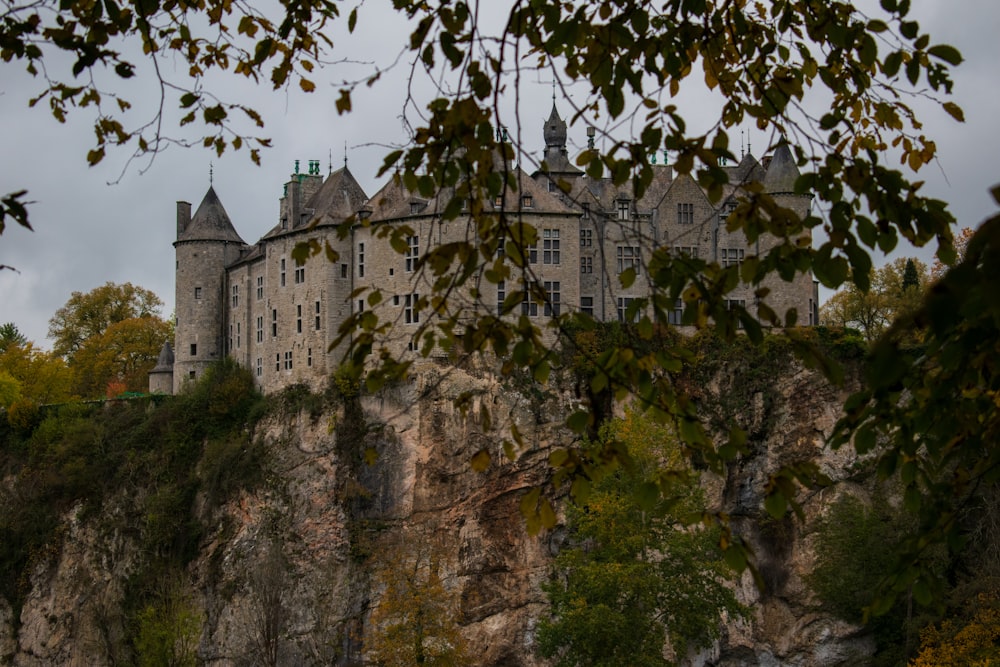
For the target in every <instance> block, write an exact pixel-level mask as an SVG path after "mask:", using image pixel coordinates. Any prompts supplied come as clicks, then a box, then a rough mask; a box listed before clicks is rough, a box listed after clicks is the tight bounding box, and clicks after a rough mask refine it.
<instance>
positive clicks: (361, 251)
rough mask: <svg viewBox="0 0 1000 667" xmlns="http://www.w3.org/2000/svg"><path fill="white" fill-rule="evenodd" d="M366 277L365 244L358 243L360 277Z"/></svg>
mask: <svg viewBox="0 0 1000 667" xmlns="http://www.w3.org/2000/svg"><path fill="white" fill-rule="evenodd" d="M364 277H365V244H364V243H359V244H358V278H364Z"/></svg>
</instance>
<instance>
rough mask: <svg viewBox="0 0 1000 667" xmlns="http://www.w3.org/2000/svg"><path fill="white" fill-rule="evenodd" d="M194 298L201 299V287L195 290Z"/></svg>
mask: <svg viewBox="0 0 1000 667" xmlns="http://www.w3.org/2000/svg"><path fill="white" fill-rule="evenodd" d="M194 298H196V299H200V298H201V288H200V287H195V288H194Z"/></svg>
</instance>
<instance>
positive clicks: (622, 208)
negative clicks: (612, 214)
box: [618, 199, 631, 220]
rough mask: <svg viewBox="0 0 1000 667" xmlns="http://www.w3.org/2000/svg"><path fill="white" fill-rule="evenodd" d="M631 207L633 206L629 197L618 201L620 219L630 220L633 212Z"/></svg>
mask: <svg viewBox="0 0 1000 667" xmlns="http://www.w3.org/2000/svg"><path fill="white" fill-rule="evenodd" d="M630 208H631V207H630V206H629V201H628V200H627V199H622V200H621V201H619V202H618V219H619V220H628V219H629V218H630V217H631V215H629V214H630V213H631V211H630Z"/></svg>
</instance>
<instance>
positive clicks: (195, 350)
mask: <svg viewBox="0 0 1000 667" xmlns="http://www.w3.org/2000/svg"><path fill="white" fill-rule="evenodd" d="M191 356H192V357H197V356H198V343H191Z"/></svg>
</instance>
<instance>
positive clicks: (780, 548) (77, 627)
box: [0, 363, 873, 667]
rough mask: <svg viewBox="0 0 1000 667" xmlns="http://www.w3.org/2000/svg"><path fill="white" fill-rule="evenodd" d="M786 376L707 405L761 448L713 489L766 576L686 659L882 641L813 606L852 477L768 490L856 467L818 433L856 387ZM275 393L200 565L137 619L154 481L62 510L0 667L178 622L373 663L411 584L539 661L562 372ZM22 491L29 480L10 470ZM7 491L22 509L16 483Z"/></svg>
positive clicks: (314, 658)
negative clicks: (514, 445) (799, 495)
mask: <svg viewBox="0 0 1000 667" xmlns="http://www.w3.org/2000/svg"><path fill="white" fill-rule="evenodd" d="M789 368H791V369H792V370H791V371H790V372H786V373H784V374H782V375H780V376H773V375H769V376H768V377H767V378H766V382H764V378H763V377H759V378H758V381H757V382H748V381H747V378H746V377H737V376H734V374H733V373H732V372H731V369H730V371H727V372H721V371H720V370H719V367H715V369H714V370H712V371H710V372H709V374H708V375H707V376H706V377H705V378H704V379H705V382H704V385H703V387H702V389H701V390H700V391H701V395H700V400H701V401H702V402H703V404H704V406H705V409H706V410H708V411H711V410H718V411H720V414H721V413H722V412H725V413H727V414H729V415H732V414H737V415H738V417H739V419H740V420H741V422H742V423H743V424H745V426H746V427H747V430H748V432H750V433H751V442H750V451H749V453H748V454H747V455H745V456H742V457H741V458H740V459H739V460H738V462H737V464H736V465H733V466H732V467H731V469H730V472H729V474H728V475H727V477H726V478H724V479H723V478H708V477H706V479H705V482H704V486H705V488H706V490H707V491H708V493H709V497H710V498H711V502H712V505H713V507H714V508H717V509H722V510H724V511H726V512H728V513H729V514H730V515H731V516H732V517H733V522H734V526H735V527H736V530H737V531H738V532H739V533H740V534H741V535H743V536H744V538H745V539H747V540H748V542H749V543H750V545H751V546H752V548H753V550H754V552H755V554H756V556H757V559H758V563H759V567H760V572H761V574H762V576H763V579H764V581H765V583H766V585H767V587H766V589H765V590H763V591H762V590H760V589H759V587H758V586H757V585H755V584H754V582H753V580H752V578H751V577H750V575H749V573H747V574H746V575H745V576H744V577H743V579H742V580H741V581H740V582H739V585H738V593H739V596H740V598H741V601H742V602H744V603H746V604H747V605H749V606H750V607H751V609H752V611H751V616H750V618H749V619H748V620H747V621H745V622H739V623H732V624H731V625H730V626H729V627H727V628H725V629H724V632H723V636H722V640H721V641H720V642H719V643H718V644H717V645H716V646H715V647H713V648H712V649H711V650H709V651H705V652H703V653H701V654H699V655H697V656H689V657H688V659H687V662H688V663H689V664H692V665H725V666H727V667H728V666H736V665H778V664H781V665H800V666H802V667H826V666H832V665H841V664H845V665H846V664H857V663H858V662H859V661H861V660H862V659H863V657H864V656H866V655H868V654H870V653H871V652H872V650H873V644H872V642H871V640H870V638H869V637H868V635H866V634H865V633H864V632H861V631H860V630H859V628H857V627H853V626H850V625H848V624H846V623H843V622H842V621H838V620H835V619H833V618H831V617H829V616H828V615H824V614H820V613H818V612H817V611H816V610H815V604H814V602H815V601H814V600H813V598H812V595H811V594H810V591H809V589H808V587H807V586H806V585H805V583H804V581H803V576H804V574H805V573H806V572H807V571H808V570H809V568H810V565H811V563H812V559H813V556H814V554H813V549H814V545H813V541H812V540H813V538H812V535H811V533H810V530H809V528H808V526H809V525H810V521H809V520H810V519H812V518H814V517H816V516H819V515H821V514H822V513H823V512H824V508H825V507H827V506H828V505H829V503H830V502H831V500H832V499H833V498H834V497H835V496H836V495H837V494H838V493H840V491H841V489H842V488H843V487H842V485H835V486H834V487H831V488H828V489H826V490H824V491H822V492H816V493H813V494H812V495H809V496H807V497H804V498H803V501H804V504H803V507H804V511H805V515H806V517H807V521H806V522H805V523H802V522H800V521H798V520H795V519H793V518H789V519H786V520H784V521H781V522H776V521H773V520H770V519H767V518H765V515H764V512H763V510H762V507H763V487H764V483H765V482H766V480H767V476H768V474H769V473H771V472H773V471H774V470H776V469H777V468H778V467H780V466H781V465H783V464H785V463H789V462H793V461H801V460H812V461H816V462H818V463H819V464H820V467H821V468H822V470H823V471H824V472H825V473H826V474H827V475H828V476H830V477H831V478H832V479H834V480H843V479H845V478H846V476H847V471H848V470H849V468H850V465H851V464H852V463H853V461H852V459H851V457H850V455H849V454H848V453H847V452H830V451H828V450H826V449H825V448H824V445H823V443H824V436H825V435H826V434H827V433H829V431H830V429H831V428H832V426H833V423H834V421H835V419H836V417H837V414H838V411H839V407H840V405H841V404H842V402H843V398H844V395H843V393H842V390H837V389H834V388H832V387H830V386H829V385H828V384H827V383H826V382H825V381H824V380H822V379H821V378H820V376H819V375H818V374H816V373H814V372H811V371H807V370H803V369H801V368H798V367H797V366H796V365H795V364H791V365H790V366H789ZM745 370H746V371H747V372H753V369H752V368H750V369H745ZM459 398H461V399H462V400H461V401H459V403H460V404H461V405H462V408H461V409H460V408H459V407H456V399H459ZM274 400H275V402H276V404H277V405H278V406H279V407H277V408H272V410H271V411H270V412H269V413H268V415H267V416H266V417H265V418H264V419H263V420H262V421H260V422H257V423H256V427H255V428H254V429H253V431H252V432H250V433H248V434H247V442H250V441H251V440H252V441H253V442H256V443H259V446H260V447H262V448H263V451H264V453H265V460H266V461H267V470H266V474H265V475H264V476H263V478H262V479H261V480H259V482H258V483H256V484H253V485H249V488H241V489H236V490H233V491H232V492H231V493H229V494H228V495H226V496H225V499H224V501H222V502H216V501H215V499H214V497H213V496H212V494H211V493H209V492H208V491H206V490H205V489H206V488H212V487H206V486H202V487H199V488H200V490H199V491H198V494H197V496H196V497H195V499H194V502H193V504H192V506H191V507H192V510H191V511H192V512H193V514H194V515H195V517H196V518H197V520H198V525H199V526H201V527H202V528H201V531H200V534H198V535H197V540H196V541H195V542H194V543H193V544H192V545H191V547H190V548H191V552H190V556H189V557H188V558H186V559H185V563H186V565H185V566H184V568H183V570H181V571H179V572H177V573H175V574H174V575H173V576H167V577H164V576H158V577H157V581H159V582H161V583H160V584H158V585H159V587H160V588H159V589H157V591H155V594H154V595H148V594H147V595H146V596H145V597H144V598H143V600H146V602H144V603H142V604H139V605H138V611H135V609H136V603H135V601H134V599H135V597H136V592H135V591H136V589H137V584H136V578H137V577H139V576H140V575H147V574H148V572H149V565H148V563H149V562H151V558H152V556H151V554H150V552H149V547H148V540H145V541H144V539H145V538H143V537H142V536H143V535H144V534H145V533H144V532H143V531H144V530H147V528H148V522H150V521H152V519H151V517H150V511H149V509H148V508H149V507H150V503H149V502H148V501H149V500H150V498H152V497H153V496H155V495H156V494H157V489H156V488H154V487H152V486H147V487H145V488H122V489H118V490H117V491H116V492H113V493H111V494H110V495H109V496H108V498H107V499H106V500H105V501H104V502H103V503H102V504H101V506H100V511H99V512H93V511H88V505H86V504H83V503H78V504H76V505H74V506H72V507H70V508H69V509H68V510H66V511H64V512H62V513H61V514H60V522H59V528H58V531H57V539H53V540H51V541H50V542H49V546H48V548H47V551H46V552H45V553H36V554H34V555H33V557H32V558H31V559H30V560H29V561H28V563H29V565H28V566H27V567H26V570H25V571H24V572H22V573H20V581H21V588H20V590H21V591H22V592H23V596H22V599H21V600H20V601H19V603H18V604H16V605H15V604H14V603H13V602H12V601H11V600H0V656H2V660H0V662H2V664H11V665H17V666H35V665H38V666H41V665H111V664H124V663H127V662H128V657H129V655H130V654H129V653H128V648H127V646H126V644H127V642H125V641H124V638H125V637H128V636H131V637H135V636H136V633H138V632H140V630H142V631H143V632H145V630H143V629H144V628H145V629H148V628H150V627H155V626H156V624H155V623H154V621H156V620H157V619H161V625H169V626H170V627H171V628H172V632H173V634H172V635H171V637H173V639H172V640H171V641H172V642H173V643H172V644H171V646H170V647H169V648H170V650H174V651H178V650H185V648H184V646H182V644H183V643H184V642H185V641H186V642H189V643H190V646H189V647H188V648H187V649H186V650H187V655H188V656H195V655H196V656H197V659H198V660H199V661H200V662H201V663H202V664H206V665H213V666H219V667H221V666H223V665H245V664H281V665H308V664H317V665H318V664H338V665H351V664H361V661H362V659H363V658H364V655H365V651H366V650H369V649H370V648H371V646H372V644H371V641H370V640H371V623H370V620H371V613H372V610H373V609H374V608H376V607H377V605H378V603H379V600H381V599H383V598H385V599H388V597H389V596H390V594H391V592H392V591H395V590H397V589H398V588H399V586H401V585H402V584H403V583H405V584H406V585H408V586H410V588H409V589H408V590H410V591H411V594H410V596H409V597H407V596H405V595H404V596H402V597H401V598H400V599H401V600H402V601H400V602H397V603H395V604H399V605H401V607H402V608H401V609H400V610H399V613H400V614H406V613H410V612H412V611H413V610H412V609H407V608H405V607H406V606H407V605H411V604H412V605H416V604H417V600H418V599H420V600H424V599H426V600H431V601H435V602H436V603H439V604H441V605H444V607H442V608H448V609H451V612H450V614H448V616H449V618H448V619H447V620H448V621H449V623H450V624H451V626H452V628H453V629H454V630H455V631H456V632H457V635H456V637H458V639H456V640H454V641H451V640H449V641H450V642H451V644H455V643H456V642H459V641H460V642H461V643H462V644H463V645H464V647H465V649H466V650H467V655H469V656H473V657H471V658H468V661H469V664H476V665H525V666H532V665H542V664H544V662H543V661H542V660H540V659H539V658H537V657H536V655H535V653H534V650H533V636H534V635H533V632H534V627H535V624H536V622H537V619H538V617H539V615H540V614H542V613H543V612H544V610H545V608H546V605H545V597H544V593H543V592H542V590H541V588H540V584H541V583H542V582H543V581H544V580H545V579H546V578H547V577H548V576H549V573H550V564H551V559H552V557H553V555H554V553H555V552H556V550H557V549H558V546H559V544H560V543H561V539H562V534H563V530H562V528H560V527H557V528H556V529H555V530H553V531H548V532H545V531H543V532H542V533H541V534H540V535H538V536H531V535H529V534H528V533H527V532H526V529H525V523H524V519H523V517H522V516H521V514H520V511H519V501H520V499H521V497H522V495H523V494H524V492H525V490H527V489H529V488H531V487H533V486H536V485H539V484H542V485H545V484H546V480H547V475H548V471H549V468H548V451H549V448H550V447H551V446H553V445H554V444H558V443H560V442H561V441H562V440H563V439H564V438H565V437H566V436H565V433H564V432H563V430H562V421H563V419H564V418H565V415H566V414H567V412H568V409H569V407H570V403H571V401H573V400H574V399H573V396H572V392H570V391H561V390H560V389H559V384H558V381H556V382H555V384H554V385H553V386H552V387H549V388H544V389H539V388H537V387H534V386H533V385H528V384H527V383H517V382H513V381H512V380H511V379H510V378H503V377H499V376H497V375H494V374H493V373H491V372H488V371H486V370H483V369H458V368H452V367H445V366H442V365H438V364H434V363H427V364H426V365H425V366H424V367H422V368H419V369H417V372H415V373H414V374H413V379H412V380H411V381H410V382H409V383H408V384H405V385H401V386H396V387H393V388H392V389H390V390H386V391H383V392H381V393H380V394H379V395H377V396H366V397H362V398H360V399H357V400H346V401H345V400H337V401H331V400H323V399H322V397H316V396H305V395H304V394H302V393H301V392H300V393H298V394H288V393H286V395H284V398H278V399H274ZM713 406H714V407H713ZM108 409H110V410H113V409H115V408H113V407H112V408H108ZM512 423H513V424H516V425H517V427H518V429H519V431H520V432H521V433H522V434H523V436H524V442H525V443H526V448H525V449H524V450H521V451H518V452H517V456H516V457H515V459H514V460H513V461H511V460H509V459H508V458H507V457H505V456H504V453H503V447H502V444H501V443H502V442H503V440H504V438H505V437H508V436H509V428H510V425H511V424H512ZM247 447H248V448H247V449H245V450H244V451H245V452H249V451H250V450H249V445H248V446H247ZM483 448H486V449H487V451H489V452H490V454H491V462H490V464H489V465H488V466H487V468H486V469H485V470H484V471H482V472H475V471H474V470H473V469H472V467H471V466H470V464H469V462H470V459H471V458H472V457H473V455H475V454H476V453H477V452H479V451H480V450H482V449H483ZM245 455H246V456H249V454H245ZM5 487H6V488H7V489H8V490H9V489H11V488H13V487H14V483H13V479H12V477H11V476H8V478H7V479H6V481H5ZM545 491H546V492H547V493H550V494H554V495H556V496H557V497H559V494H560V492H559V491H558V490H553V489H551V488H550V487H548V486H546V487H545ZM216 497H219V496H216ZM3 499H4V503H5V506H7V507H9V505H8V504H9V503H12V502H16V501H17V499H16V498H15V497H14V496H13V494H12V492H10V491H8V492H5V495H4V498H3ZM137 507H142V508H146V509H145V510H143V512H139V513H137V512H136V508H137ZM137 521H138V522H140V524H141V525H139V526H137V525H134V524H135V522H137ZM143 522H145V523H143ZM144 526H146V528H144ZM144 545H147V546H144ZM164 581H166V582H168V584H166V585H165V584H163V583H162V582H164ZM401 582H402V583H401ZM149 600H153V601H154V602H152V603H151V602H149ZM129 605H131V607H129ZM17 608H19V618H17V619H15V618H14V615H15V613H17ZM126 608H132V609H133V612H131V613H130V614H126V613H125V611H123V610H124V609H126ZM158 614H159V615H158ZM137 619H138V620H137ZM178 624H179V625H178ZM139 626H141V627H139ZM186 628H187V629H186ZM446 631H447V629H441V630H440V631H439V632H440V633H441V636H442V637H443V636H445V635H444V633H446ZM143 636H144V637H145V636H146V634H143ZM149 641H153V640H152V639H150V640H149ZM366 642H368V643H367V645H366ZM133 643H134V640H133ZM451 644H449V646H450V645H451ZM445 648H448V647H445ZM442 650H444V649H442Z"/></svg>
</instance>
